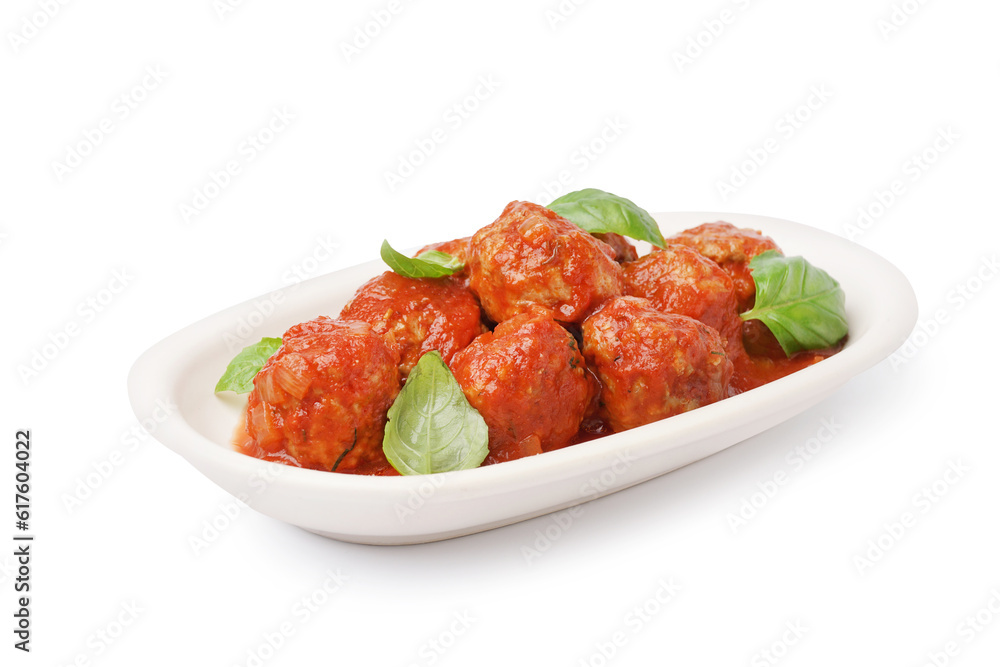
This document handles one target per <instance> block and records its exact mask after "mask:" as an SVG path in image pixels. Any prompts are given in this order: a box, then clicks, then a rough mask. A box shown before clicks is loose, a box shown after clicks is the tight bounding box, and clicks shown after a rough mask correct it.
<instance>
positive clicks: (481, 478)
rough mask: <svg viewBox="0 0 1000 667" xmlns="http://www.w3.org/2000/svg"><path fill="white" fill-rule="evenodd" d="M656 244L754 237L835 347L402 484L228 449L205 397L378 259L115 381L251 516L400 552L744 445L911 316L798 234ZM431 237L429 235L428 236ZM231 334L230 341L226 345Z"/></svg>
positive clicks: (820, 243)
mask: <svg viewBox="0 0 1000 667" xmlns="http://www.w3.org/2000/svg"><path fill="white" fill-rule="evenodd" d="M654 217H655V218H656V220H657V222H658V223H659V224H660V227H661V229H662V230H663V232H664V235H665V236H667V235H669V234H672V233H675V232H677V231H680V230H682V229H687V228H689V227H693V226H695V225H698V224H701V223H703V222H714V221H717V220H726V221H728V222H732V223H733V224H735V225H737V226H739V227H752V228H754V229H760V230H762V231H763V232H764V233H765V234H767V235H769V236H771V237H773V238H774V239H775V240H776V241H777V242H778V245H779V246H781V248H782V249H783V250H784V251H785V253H786V254H787V255H802V256H804V257H806V258H807V259H808V260H809V261H810V262H812V263H813V264H815V265H816V266H819V267H822V268H823V269H825V270H827V271H828V272H829V273H830V274H831V275H833V276H834V277H835V278H837V279H838V280H839V281H840V283H841V285H842V287H843V289H844V292H845V293H846V295H847V318H848V323H849V326H850V335H849V338H848V342H847V344H846V346H845V347H844V349H843V350H842V351H841V352H840V353H839V354H837V355H835V356H833V357H830V358H829V359H826V360H824V361H822V362H820V363H818V364H816V365H815V366H811V367H809V368H806V369H804V370H802V371H799V372H797V373H794V374H792V375H790V376H788V377H785V378H782V379H781V380H778V381H776V382H772V383H770V384H768V385H765V386H763V387H760V388H758V389H754V390H753V391H750V392H747V393H745V394H741V395H739V396H735V397H733V398H729V399H726V400H724V401H720V402H719V403H715V404H713V405H708V406H705V407H703V408H699V409H697V410H694V411H692V412H688V413H685V414H682V415H678V416H676V417H671V418H670V419H666V420H663V421H660V422H656V423H653V424H648V425H646V426H643V427H640V428H636V429H633V430H631V431H626V432H624V433H618V434H615V435H611V436H607V437H604V438H600V439H598V440H594V441H591V442H586V443H582V444H579V445H574V446H572V447H567V448H565V449H561V450H558V451H554V452H548V453H545V454H541V455H538V456H533V457H530V458H526V459H520V460H517V461H510V462H507V463H503V464H499V465H493V466H487V467H484V468H477V469H475V470H462V471H457V472H449V473H439V474H435V475H424V476H414V477H365V476H360V475H343V474H335V473H327V472H321V471H316V470H304V469H300V468H294V467H291V466H284V465H281V464H275V463H267V462H264V461H260V460H257V459H254V458H251V457H249V456H245V455H243V454H240V453H238V452H236V451H234V450H233V448H232V446H231V444H230V443H231V436H232V434H233V430H234V427H235V426H236V424H237V423H238V421H239V419H240V416H241V412H242V409H243V406H244V404H245V398H243V397H241V398H236V397H234V396H233V395H232V394H221V395H216V394H215V393H214V392H213V389H214V387H215V383H216V381H217V380H218V378H219V376H220V375H221V374H222V371H223V370H225V368H226V365H227V364H228V363H229V360H230V359H231V358H232V357H233V355H234V351H238V350H239V349H240V348H241V347H242V346H244V345H248V344H250V343H251V342H256V341H257V340H258V339H260V338H261V337H262V336H275V337H277V336H281V334H282V333H284V331H285V330H286V329H287V328H289V327H290V326H292V325H293V324H296V323H298V322H302V321H305V320H309V319H312V318H314V317H316V316H318V315H329V316H331V317H336V316H337V314H338V313H339V312H340V309H341V307H342V306H343V305H344V304H345V303H346V302H347V301H348V299H350V297H351V296H352V295H353V294H354V291H355V290H356V289H357V288H358V286H360V285H361V284H362V283H363V282H364V281H366V280H368V279H369V278H371V277H373V276H375V275H377V274H379V273H381V272H382V271H384V270H385V269H386V267H385V266H384V265H383V264H382V263H381V262H380V261H372V262H369V263H367V264H362V265H360V266H355V267H351V268H349V269H344V270H342V271H338V272H336V273H332V274H327V275H324V276H319V277H317V278H313V279H311V280H308V281H305V282H303V283H300V284H299V285H298V286H296V287H295V288H294V289H285V290H279V291H278V292H272V293H271V294H267V295H264V296H261V297H259V298H257V299H253V300H251V301H247V302H246V303H242V304H240V305H238V306H234V307H232V308H229V309H227V310H225V311H222V312H220V313H218V314H216V315H213V316H211V317H209V318H207V319H204V320H202V321H200V322H197V323H195V324H192V325H191V326H189V327H187V328H185V329H183V330H181V331H178V332H177V333H175V334H173V335H172V336H170V337H168V338H166V339H164V340H163V341H161V342H159V343H157V344H156V345H154V346H153V347H152V348H150V349H149V350H148V351H146V352H145V353H144V354H143V355H142V356H141V357H140V358H139V359H138V361H136V363H135V365H134V366H133V367H132V370H131V372H130V373H129V378H128V386H129V397H130V400H131V402H132V408H133V410H134V411H135V413H136V415H137V416H138V417H139V419H140V421H141V420H143V419H146V418H148V417H149V416H151V415H153V414H154V412H155V411H156V410H157V407H158V406H159V405H162V404H163V402H167V401H172V402H173V403H175V404H176V405H177V406H178V410H177V411H176V412H175V413H174V414H172V415H171V416H170V417H169V418H168V419H167V420H166V421H165V422H164V423H162V424H160V425H158V426H157V429H156V433H155V437H156V439H157V440H159V441H160V442H162V443H163V444H164V445H166V446H167V447H169V448H170V449H172V450H174V451H175V452H177V453H178V454H180V455H181V456H183V457H184V458H186V459H187V460H188V461H189V462H190V463H191V464H192V465H194V466H195V467H196V468H197V469H198V470H200V471H201V472H202V473H203V474H205V475H206V476H207V477H208V478H209V479H211V480H212V481H214V482H215V483H217V484H218V485H219V486H221V487H222V488H224V489H225V490H226V491H228V492H229V493H231V494H233V495H234V496H236V497H237V498H240V499H241V500H243V501H244V502H246V503H247V504H249V505H250V506H251V507H253V508H254V509H256V510H258V511H260V512H263V513H264V514H267V515H269V516H272V517H274V518H276V519H280V520H282V521H286V522H288V523H291V524H294V525H296V526H300V527H302V528H305V529H306V530H310V531H312V532H314V533H318V534H320V535H324V536H327V537H332V538H336V539H339V540H346V541H349V542H361V543H366V544H413V543H420V542H431V541H434V540H442V539H447V538H451V537H458V536H460V535H468V534H471V533H476V532H479V531H483V530H488V529H490V528H496V527H498V526H504V525H507V524H510V523H515V522H517V521H522V520H524V519H529V518H532V517H537V516H540V515H543V514H546V513H549V512H554V511H557V510H560V509H564V508H567V507H571V506H573V505H577V504H580V503H583V502H586V501H588V500H593V499H595V498H599V497H601V496H604V495H607V494H609V493H614V492H615V491H619V490H621V489H625V488H628V487H630V486H632V485H634V484H639V483H640V482H644V481H646V480H648V479H652V478H653V477H657V476H659V475H662V474H664V473H667V472H670V471H672V470H675V469H677V468H679V467H681V466H684V465H687V464H689V463H692V462H694V461H697V460H699V459H702V458H704V457H706V456H710V455H712V454H715V453H716V452H718V451H720V450H722V449H725V448H726V447H729V446H730V445H733V444H735V443H737V442H740V441H741V440H745V439H746V438H749V437H751V436H753V435H756V434H757V433H760V432H761V431H763V430H765V429H767V428H770V427H772V426H774V425H776V424H778V423H780V422H782V421H784V420H786V419H789V418H790V417H792V416H794V415H796V414H798V413H800V412H802V411H803V410H805V409H807V408H809V407H811V406H812V405H814V404H816V403H817V402H819V401H820V400H822V399H823V398H825V397H826V396H828V395H829V394H830V393H832V392H833V391H834V390H835V389H837V388H838V387H840V386H841V385H842V384H844V383H845V382H846V381H847V380H849V379H850V378H851V377H853V376H854V375H856V374H858V373H860V372H862V371H864V370H866V369H868V368H870V367H871V366H873V365H875V364H876V363H878V362H879V361H881V360H882V359H884V358H885V357H887V356H888V355H889V354H890V353H891V352H893V351H894V350H895V349H896V348H897V347H899V345H901V344H902V343H903V341H904V340H905V339H906V337H907V336H908V335H909V333H910V331H911V330H912V329H913V326H914V324H915V322H916V318H917V304H916V298H915V296H914V294H913V289H912V288H911V287H910V284H909V282H908V281H907V280H906V278H905V277H904V276H903V274H902V273H900V271H899V270H898V269H896V268H895V267H894V266H892V265H891V264H890V263H888V262H887V261H885V260H884V259H882V258H881V257H879V256H878V255H876V254H874V253H872V252H871V251H869V250H867V249H866V248H863V247H861V246H859V245H857V244H854V243H852V242H850V241H847V240H845V239H842V238H840V237H838V236H834V235H832V234H828V233H826V232H823V231H819V230H816V229H813V228H811V227H807V226H804V225H800V224H796V223H793V222H788V221H786V220H779V219H776V218H768V217H763V216H755V215H737V214H732V213H660V214H655V215H654ZM431 240H432V241H433V240H440V239H431ZM237 337H239V338H242V340H240V341H239V342H238V344H235V347H234V342H233V341H234V338H237Z"/></svg>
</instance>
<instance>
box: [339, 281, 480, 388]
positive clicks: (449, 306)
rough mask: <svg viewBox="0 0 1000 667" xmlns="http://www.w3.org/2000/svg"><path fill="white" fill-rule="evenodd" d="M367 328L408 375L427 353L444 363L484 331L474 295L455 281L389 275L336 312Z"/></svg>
mask: <svg viewBox="0 0 1000 667" xmlns="http://www.w3.org/2000/svg"><path fill="white" fill-rule="evenodd" d="M340 319H342V320H359V321H362V322H367V323H368V324H370V325H371V327H372V330H373V331H375V333H377V334H379V335H380V336H382V338H383V339H384V340H385V342H386V344H387V345H388V346H389V348H390V349H391V350H393V351H394V352H395V353H396V354H398V355H399V358H400V361H399V371H400V373H401V374H402V375H403V377H406V376H407V375H409V374H410V371H411V370H413V367H414V366H416V365H417V361H419V360H420V357H421V356H422V355H423V354H424V353H425V352H430V351H431V350H437V351H438V352H440V353H441V357H442V358H443V359H444V362H445V363H448V362H449V361H450V360H451V358H452V357H453V356H454V355H455V353H456V352H458V351H459V350H461V349H462V348H463V347H465V346H466V345H468V344H469V343H470V342H472V339H473V338H475V337H476V336H478V335H479V334H481V333H482V332H483V331H485V327H484V326H483V323H482V312H481V311H480V309H479V303H478V301H477V300H476V297H475V296H474V295H473V294H472V292H470V291H469V290H468V288H466V287H465V286H464V285H463V284H462V283H461V282H460V281H459V280H457V279H454V278H406V277H404V276H401V275H399V274H397V273H393V272H392V271H386V272H385V273H383V274H382V275H380V276H378V277H376V278H372V279H371V280H369V281H368V282H367V283H365V284H364V285H362V286H361V287H360V288H359V289H358V291H357V292H355V293H354V297H353V298H352V299H351V301H350V302H349V303H348V304H347V305H346V306H344V309H343V310H342V311H341V312H340Z"/></svg>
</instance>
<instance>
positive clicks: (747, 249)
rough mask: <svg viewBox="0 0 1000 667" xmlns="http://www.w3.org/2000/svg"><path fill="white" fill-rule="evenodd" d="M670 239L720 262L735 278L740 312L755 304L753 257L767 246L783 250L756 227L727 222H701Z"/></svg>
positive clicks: (768, 248) (671, 241) (766, 248)
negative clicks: (701, 223) (702, 223)
mask: <svg viewBox="0 0 1000 667" xmlns="http://www.w3.org/2000/svg"><path fill="white" fill-rule="evenodd" d="M667 241H668V242H669V243H681V244H683V245H686V246H691V247H692V248H694V249H695V250H697V251H698V252H700V253H701V254H702V255H704V256H705V257H708V258H709V259H711V260H713V261H715V262H716V263H718V265H719V266H721V267H722V269H723V270H724V271H725V272H726V273H728V274H729V276H730V277H731V278H732V279H733V285H734V286H735V288H736V300H737V304H736V305H737V308H739V312H741V313H742V312H743V311H746V310H749V309H750V308H753V300H754V293H755V291H756V290H755V288H754V284H753V277H752V276H751V275H750V260H751V259H753V258H754V257H756V256H757V255H759V254H761V253H762V252H765V251H767V250H777V251H778V252H781V249H780V248H778V244H777V243H775V242H774V241H773V240H772V239H771V237H769V236H764V235H763V234H761V233H760V232H759V231H755V230H753V229H740V228H738V227H736V226H735V225H732V224H730V223H728V222H708V223H705V224H704V225H698V226H697V227H692V228H691V229H687V230H684V231H683V232H680V233H679V234H675V235H674V236H671V237H670V238H668V239H667Z"/></svg>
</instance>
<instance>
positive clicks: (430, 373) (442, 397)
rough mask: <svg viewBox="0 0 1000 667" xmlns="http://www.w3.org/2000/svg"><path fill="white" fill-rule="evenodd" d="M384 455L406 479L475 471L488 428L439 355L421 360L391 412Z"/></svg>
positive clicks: (486, 449) (483, 453)
mask: <svg viewBox="0 0 1000 667" xmlns="http://www.w3.org/2000/svg"><path fill="white" fill-rule="evenodd" d="M382 451H384V452H385V456H386V458H387V459H389V463H391V464H392V467H393V468H395V469H396V470H397V471H399V473H400V474H402V475H425V474H428V473H435V472H446V471H449V470H466V469H468V468H476V467H478V466H479V464H481V463H482V462H483V460H484V459H485V458H486V455H487V454H488V453H489V429H488V428H487V426H486V422H485V421H484V420H483V417H482V415H480V414H479V411H478V410H476V409H475V408H474V407H472V405H470V404H469V401H468V399H466V398H465V394H463V393H462V387H461V386H460V385H459V384H458V381H457V380H455V377H454V376H453V375H452V374H451V371H450V370H449V369H448V366H446V365H445V363H444V360H442V358H441V355H440V354H439V353H438V352H437V351H432V352H428V353H427V354H425V355H423V356H422V357H420V360H419V361H418V362H417V365H416V366H415V367H414V369H413V370H412V371H411V372H410V375H409V377H408V378H407V379H406V384H405V385H404V386H403V389H402V390H401V391H400V392H399V395H398V396H397V397H396V400H395V402H394V403H393V404H392V407H390V408H389V422H388V423H387V424H386V426H385V437H384V438H383V440H382Z"/></svg>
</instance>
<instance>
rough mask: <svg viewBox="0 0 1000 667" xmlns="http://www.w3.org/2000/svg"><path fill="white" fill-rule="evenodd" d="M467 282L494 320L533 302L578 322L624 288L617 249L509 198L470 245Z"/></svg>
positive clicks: (546, 211) (558, 317)
mask: <svg viewBox="0 0 1000 667" xmlns="http://www.w3.org/2000/svg"><path fill="white" fill-rule="evenodd" d="M468 269H469V286H470V287H471V288H472V291H473V292H475V293H476V294H477V295H478V296H479V300H480V302H481V303H482V306H483V310H484V311H485V312H486V315H487V316H488V317H489V318H490V319H491V320H493V321H494V322H503V321H504V320H507V319H510V318H511V317H514V316H515V315H517V314H518V313H521V312H524V311H526V310H528V309H529V308H530V307H531V305H532V304H537V305H539V306H542V307H544V308H547V309H549V310H551V311H552V313H553V317H554V318H555V319H556V320H558V321H560V322H581V321H583V319H584V317H586V316H587V314H588V313H589V312H591V311H592V310H593V309H595V308H596V307H597V306H599V305H600V304H601V303H603V302H604V301H605V300H607V299H608V298H610V297H612V296H617V295H620V294H621V293H622V288H623V284H622V270H621V266H619V265H618V263H617V262H616V261H615V251H614V249H612V248H611V246H609V245H608V244H607V243H604V242H603V241H599V240H598V239H596V238H594V237H593V236H591V235H590V234H588V233H587V232H585V231H583V230H582V229H580V228H579V227H577V226H576V225H574V224H573V223H571V222H570V221H568V220H566V219H565V218H563V217H561V216H559V215H558V214H556V213H555V212H553V211H550V210H549V209H547V208H545V207H543V206H538V205H537V204H532V203H529V202H519V201H515V202H511V203H510V204H508V205H507V207H506V208H505V209H504V210H503V213H501V214H500V217H499V218H497V220H496V221H495V222H493V223H492V224H489V225H487V226H486V227H483V228H482V229H480V230H479V231H478V232H476V233H475V235H473V237H472V241H471V242H470V244H469V265H468Z"/></svg>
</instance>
